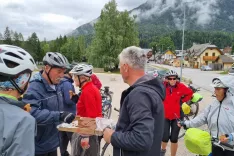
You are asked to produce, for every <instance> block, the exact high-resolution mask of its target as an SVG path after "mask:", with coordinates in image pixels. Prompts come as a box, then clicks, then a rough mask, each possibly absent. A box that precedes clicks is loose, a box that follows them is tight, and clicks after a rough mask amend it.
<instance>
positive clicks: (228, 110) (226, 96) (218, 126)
mask: <svg viewBox="0 0 234 156" xmlns="http://www.w3.org/2000/svg"><path fill="white" fill-rule="evenodd" d="M211 86H212V87H214V89H215V91H214V92H215V96H216V99H215V100H214V101H213V102H212V104H210V105H208V106H207V107H206V108H205V109H204V111H203V112H202V113H201V114H199V115H198V116H197V117H195V118H194V119H192V120H189V121H185V122H183V123H179V124H178V125H179V126H181V125H182V126H186V127H187V128H190V127H200V126H202V125H205V124H207V125H208V128H209V131H210V133H211V136H214V137H217V138H219V139H220V141H221V142H224V143H229V144H231V145H234V139H233V138H234V115H233V112H234V97H233V95H234V79H233V76H231V75H228V76H221V77H218V78H214V79H213V80H212V84H211ZM224 148H225V150H224V151H223V149H222V148H220V147H218V146H215V145H213V147H212V156H233V155H234V149H230V148H226V147H225V146H224Z"/></svg>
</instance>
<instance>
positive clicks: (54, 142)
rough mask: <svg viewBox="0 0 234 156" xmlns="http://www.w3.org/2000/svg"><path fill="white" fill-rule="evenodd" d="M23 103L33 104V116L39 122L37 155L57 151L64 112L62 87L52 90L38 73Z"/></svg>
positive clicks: (36, 142)
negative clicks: (59, 126)
mask: <svg viewBox="0 0 234 156" xmlns="http://www.w3.org/2000/svg"><path fill="white" fill-rule="evenodd" d="M23 101H24V102H26V103H29V104H31V107H32V110H31V112H30V113H31V115H32V116H33V117H34V118H35V119H36V122H37V136H36V138H35V150H36V154H44V153H48V152H51V151H55V150H56V149H57V147H58V146H59V133H58V130H57V128H56V126H57V125H58V124H59V123H60V122H59V117H60V115H59V114H60V111H61V110H63V108H62V106H63V95H62V92H61V89H60V87H57V86H56V90H54V89H52V88H51V87H50V85H49V84H48V82H47V81H46V80H45V79H44V78H43V77H42V75H41V72H39V73H36V74H35V75H34V76H33V78H32V79H31V81H30V84H29V88H28V90H27V92H26V94H25V95H24V97H23Z"/></svg>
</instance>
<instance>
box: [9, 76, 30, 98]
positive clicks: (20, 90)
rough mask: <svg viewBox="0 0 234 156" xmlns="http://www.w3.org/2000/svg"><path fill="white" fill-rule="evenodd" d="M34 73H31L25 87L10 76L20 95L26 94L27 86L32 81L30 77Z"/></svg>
mask: <svg viewBox="0 0 234 156" xmlns="http://www.w3.org/2000/svg"><path fill="white" fill-rule="evenodd" d="M31 76H32V74H31V73H30V76H29V78H28V81H27V84H26V85H25V86H24V88H23V89H21V88H20V87H19V86H18V85H17V83H16V82H15V80H14V79H12V78H10V79H9V81H10V82H11V84H12V85H13V86H14V87H15V89H16V90H17V91H18V92H19V93H20V95H22V94H24V92H25V91H26V90H27V87H28V83H29V81H30V78H31Z"/></svg>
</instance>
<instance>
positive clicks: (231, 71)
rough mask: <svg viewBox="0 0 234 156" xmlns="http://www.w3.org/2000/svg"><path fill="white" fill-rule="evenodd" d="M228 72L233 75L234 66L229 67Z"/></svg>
mask: <svg viewBox="0 0 234 156" xmlns="http://www.w3.org/2000/svg"><path fill="white" fill-rule="evenodd" d="M228 74H229V75H234V67H232V68H231V69H229V71H228Z"/></svg>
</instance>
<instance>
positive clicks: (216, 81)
mask: <svg viewBox="0 0 234 156" xmlns="http://www.w3.org/2000/svg"><path fill="white" fill-rule="evenodd" d="M211 86H212V87H214V88H228V87H227V86H225V85H224V84H223V83H222V82H221V80H220V79H218V78H214V79H213V81H212V84H211Z"/></svg>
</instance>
